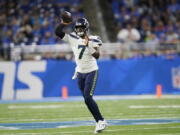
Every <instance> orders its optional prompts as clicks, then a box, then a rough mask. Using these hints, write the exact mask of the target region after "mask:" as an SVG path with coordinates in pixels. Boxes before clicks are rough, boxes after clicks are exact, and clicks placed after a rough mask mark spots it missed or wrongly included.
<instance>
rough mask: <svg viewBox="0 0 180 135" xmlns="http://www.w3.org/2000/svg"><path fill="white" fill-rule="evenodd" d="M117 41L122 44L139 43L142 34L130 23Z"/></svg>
mask: <svg viewBox="0 0 180 135" xmlns="http://www.w3.org/2000/svg"><path fill="white" fill-rule="evenodd" d="M117 39H118V41H120V42H137V41H138V40H140V33H139V31H138V30H137V29H136V28H133V27H132V25H131V24H130V23H127V24H126V28H123V29H121V30H120V31H119V33H118V35H117Z"/></svg>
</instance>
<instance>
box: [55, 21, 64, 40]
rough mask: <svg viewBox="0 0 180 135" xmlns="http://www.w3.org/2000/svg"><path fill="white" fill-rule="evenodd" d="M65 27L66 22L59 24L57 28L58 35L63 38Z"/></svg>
mask: <svg viewBox="0 0 180 135" xmlns="http://www.w3.org/2000/svg"><path fill="white" fill-rule="evenodd" d="M64 27H65V25H64V24H59V25H58V26H57V28H56V29H55V34H56V36H58V37H59V38H61V39H63V37H64V36H65V32H63V29H64Z"/></svg>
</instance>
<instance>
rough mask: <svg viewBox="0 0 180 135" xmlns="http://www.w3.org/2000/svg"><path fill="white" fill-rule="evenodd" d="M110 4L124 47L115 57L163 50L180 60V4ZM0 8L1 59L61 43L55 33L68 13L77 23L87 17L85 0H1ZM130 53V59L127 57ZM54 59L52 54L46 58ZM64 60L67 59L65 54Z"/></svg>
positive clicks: (115, 0)
mask: <svg viewBox="0 0 180 135" xmlns="http://www.w3.org/2000/svg"><path fill="white" fill-rule="evenodd" d="M109 1H110V2H111V3H110V4H111V7H112V11H113V14H114V19H115V21H116V24H117V27H116V29H118V30H119V32H118V34H117V42H120V43H121V44H124V45H123V46H121V48H120V51H119V52H116V54H115V55H116V56H113V57H115V58H124V57H126V58H127V57H131V56H133V57H134V56H135V57H138V58H139V57H142V55H141V54H142V53H141V52H142V51H143V49H144V48H146V54H145V55H152V54H154V51H155V50H156V49H157V48H158V49H159V48H160V49H159V50H160V51H159V52H160V53H163V54H168V55H169V54H170V55H171V54H173V55H177V56H179V54H178V53H179V52H180V49H179V50H178V46H177V45H179V43H180V0H109ZM0 7H1V8H0V53H1V54H0V57H1V56H2V55H4V54H2V53H7V54H10V53H9V52H10V50H9V49H6V50H5V51H2V48H8V47H9V46H11V45H33V44H36V45H52V44H56V43H61V42H62V41H61V40H58V39H57V37H56V36H55V35H54V29H55V27H56V25H57V24H58V23H59V21H60V13H61V12H62V11H64V10H66V11H70V12H71V13H72V15H73V17H74V19H76V18H79V17H84V11H83V5H82V0H0ZM90 12H91V11H90ZM140 42H141V43H143V44H140ZM134 43H137V44H136V45H134ZM137 45H138V47H137ZM139 47H140V48H139ZM164 47H165V48H168V49H164ZM129 50H131V54H130V55H129V54H128V55H127V56H126V55H124V54H123V53H124V52H126V51H127V52H128V51H129ZM152 52H153V53H152ZM121 55H123V56H121ZM143 55H144V54H143ZM51 56H52V55H50V54H49V53H48V55H47V56H46V58H49V57H51ZM61 57H62V58H64V59H66V58H65V54H64V55H63V56H61Z"/></svg>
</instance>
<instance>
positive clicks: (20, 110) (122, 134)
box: [0, 99, 180, 135]
mask: <svg viewBox="0 0 180 135" xmlns="http://www.w3.org/2000/svg"><path fill="white" fill-rule="evenodd" d="M97 103H98V105H99V107H100V110H101V112H102V113H103V115H104V117H105V118H106V119H107V120H108V121H109V122H110V123H111V120H119V121H121V120H122V121H121V123H120V124H118V123H117V124H110V125H109V126H108V127H107V129H106V130H105V131H104V132H103V133H100V134H101V135H180V99H140V100H134V99H133V100H98V101H97ZM123 120H125V121H123ZM129 120H143V121H141V122H138V123H135V124H132V123H129ZM144 120H145V121H144ZM147 120H151V121H150V122H147ZM153 120H157V121H153ZM158 120H174V121H175V122H172V123H171V122H164V123H161V122H158ZM176 120H177V121H176ZM71 121H76V122H77V125H76V124H75V125H74V126H72V127H63V123H61V122H69V123H71ZM82 121H88V122H90V123H91V124H90V125H87V126H83V123H82ZM12 123H14V125H15V127H17V126H16V124H17V123H21V124H22V125H23V123H31V124H32V125H34V126H31V129H26V126H27V125H24V127H25V129H19V128H15V127H14V126H13V125H11V124H12ZM54 123H55V124H58V123H61V127H57V125H56V126H55V128H52V127H51V126H50V125H49V126H48V124H54ZM3 124H4V125H3ZM8 124H10V125H11V126H9V127H8V126H6V125H8ZM43 124H45V125H46V126H45V127H44V128H38V126H41V125H43ZM78 124H80V126H78ZM93 124H94V123H93V118H92V116H91V114H90V113H89V112H88V110H87V109H86V106H85V105H84V102H81V101H73V102H49V103H47V102H39V103H16V104H14V103H7V104H0V135H92V134H93V131H94V125H93Z"/></svg>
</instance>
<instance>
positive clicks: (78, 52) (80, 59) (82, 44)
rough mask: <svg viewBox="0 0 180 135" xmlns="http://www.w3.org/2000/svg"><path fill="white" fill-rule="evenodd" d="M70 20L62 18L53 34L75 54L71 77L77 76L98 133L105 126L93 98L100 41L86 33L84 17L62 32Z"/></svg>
mask: <svg viewBox="0 0 180 135" xmlns="http://www.w3.org/2000/svg"><path fill="white" fill-rule="evenodd" d="M71 23H72V22H68V23H66V22H65V21H64V20H63V19H62V20H61V23H60V24H59V25H58V26H57V28H56V30H55V34H56V35H57V36H58V37H59V38H60V39H62V40H63V41H66V42H68V43H69V44H70V46H71V48H72V51H73V53H74V56H75V62H76V69H75V74H74V76H73V79H75V78H76V77H77V79H78V86H79V88H80V90H81V92H82V95H83V97H84V101H85V104H86V106H87V108H88V109H89V111H90V112H91V114H92V115H93V117H94V119H95V121H96V128H95V131H94V133H99V132H101V131H102V130H104V129H105V128H106V126H107V122H106V120H105V119H104V118H103V116H102V114H101V113H100V111H99V108H98V105H97V104H96V102H95V100H94V99H93V93H94V89H95V87H96V81H97V79H98V65H97V61H96V60H97V59H98V58H99V55H100V54H99V47H100V46H101V45H102V41H101V40H100V39H99V37H98V36H92V35H89V34H88V30H89V22H88V21H87V19H86V18H79V19H77V21H76V22H75V26H74V31H73V32H72V33H70V34H67V33H65V32H63V29H64V27H66V26H68V25H70V24H71Z"/></svg>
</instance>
